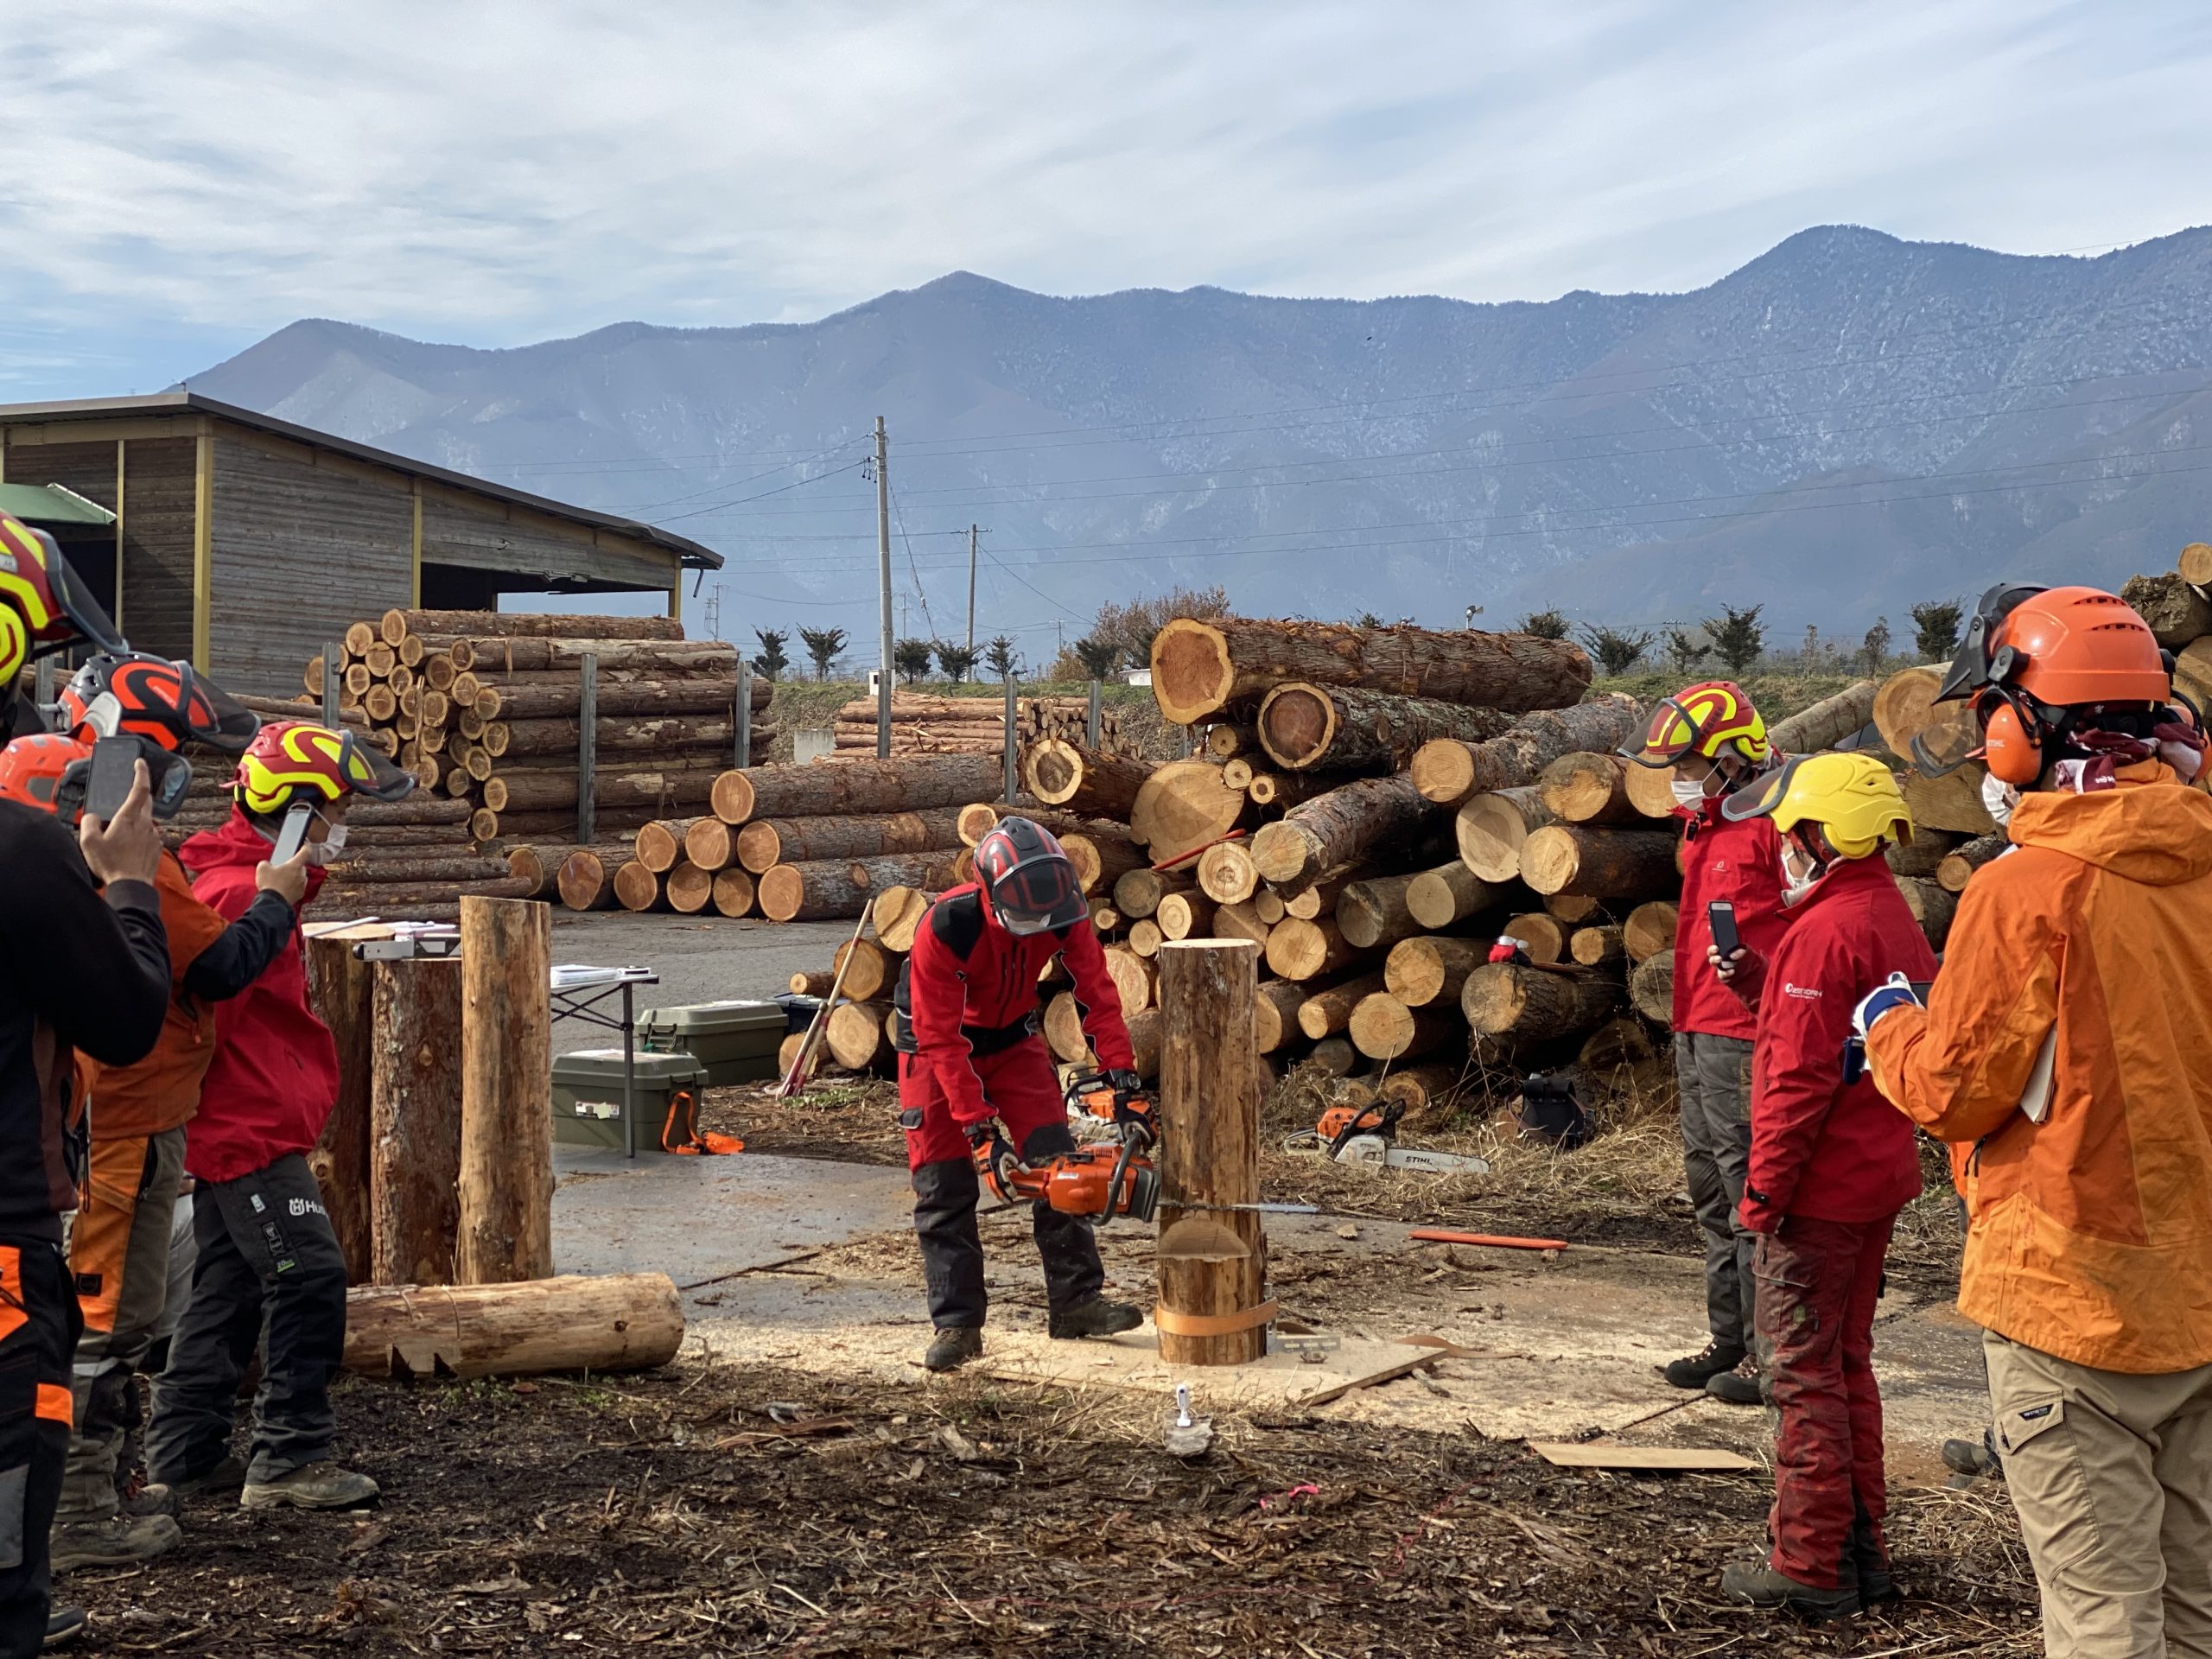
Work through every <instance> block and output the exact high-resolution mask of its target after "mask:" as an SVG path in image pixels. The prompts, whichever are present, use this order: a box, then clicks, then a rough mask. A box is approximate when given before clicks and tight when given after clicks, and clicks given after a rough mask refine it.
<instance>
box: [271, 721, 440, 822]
mask: <svg viewBox="0 0 2212 1659" xmlns="http://www.w3.org/2000/svg"><path fill="white" fill-rule="evenodd" d="M415 782H416V779H415V774H414V773H413V772H402V771H401V770H400V769H399V768H398V767H397V766H394V765H392V764H391V761H389V760H385V758H384V756H382V755H381V754H378V753H377V752H376V751H375V750H374V749H372V748H371V747H369V746H368V745H367V744H365V743H364V742H362V741H360V740H359V739H358V738H357V737H355V736H354V734H353V733H352V732H350V731H347V730H346V729H344V728H339V729H338V730H335V731H334V730H332V729H331V728H329V727H327V726H317V725H315V724H313V723H312V722H310V721H304V720H272V721H269V722H268V723H267V724H266V725H264V726H263V727H262V728H261V730H260V731H259V732H258V733H257V734H255V736H254V740H253V741H252V742H251V743H249V744H248V745H246V750H245V754H244V755H243V756H241V757H240V758H239V760H238V779H237V785H238V804H239V805H240V806H242V807H244V808H245V810H247V811H249V812H251V813H253V814H255V815H257V816H258V817H270V816H272V815H274V814H276V813H279V812H282V811H283V810H285V809H286V808H287V807H289V806H290V805H291V804H293V803H294V802H295V801H296V800H304V801H306V802H308V804H310V805H319V804H321V803H322V802H325V801H334V800H337V799H339V798H340V797H342V796H346V795H365V796H367V797H368V798H370V799H372V800H377V801H396V800H398V799H399V798H401V797H403V796H404V795H405V794H406V793H407V792H408V791H410V790H411V789H413V788H414V787H415Z"/></svg>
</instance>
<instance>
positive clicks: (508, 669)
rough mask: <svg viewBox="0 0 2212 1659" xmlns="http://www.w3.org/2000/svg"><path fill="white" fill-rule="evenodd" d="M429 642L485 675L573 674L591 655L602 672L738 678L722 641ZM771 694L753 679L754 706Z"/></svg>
mask: <svg viewBox="0 0 2212 1659" xmlns="http://www.w3.org/2000/svg"><path fill="white" fill-rule="evenodd" d="M413 637H415V636H413V635H411V634H410V638H413ZM433 641H435V642H439V643H438V648H439V649H442V650H443V651H444V652H445V653H446V655H447V657H448V658H450V659H451V660H453V661H454V663H455V664H456V665H457V666H460V667H464V668H467V669H469V670H471V671H474V672H475V673H477V674H479V675H483V676H488V677H497V676H499V675H503V674H531V673H537V674H543V673H549V672H551V671H556V670H564V671H568V672H570V673H574V672H575V671H577V670H579V669H581V668H582V666H583V659H584V658H585V657H587V656H592V657H596V658H599V667H600V671H601V673H647V674H654V675H662V674H673V675H677V676H682V675H687V674H710V675H714V676H716V677H720V678H723V679H728V680H729V681H731V682H733V683H734V682H735V680H736V678H737V660H738V652H737V647H736V646H735V645H731V644H729V643H728V642H727V641H726V640H721V639H611V638H607V637H605V636H597V637H586V636H578V637H550V636H526V635H519V634H511V635H508V636H505V637H504V638H502V637H499V636H498V635H492V634H478V635H458V634H457V635H454V636H451V637H448V636H445V635H442V634H433V635H430V636H429V638H428V639H425V640H424V644H425V645H430V644H431V643H432V642H433ZM774 692H775V687H774V686H772V684H770V683H769V682H768V681H767V680H766V678H765V677H762V676H760V675H758V674H756V675H754V676H753V708H755V709H766V707H767V706H768V700H769V698H770V697H771V696H773V695H774Z"/></svg>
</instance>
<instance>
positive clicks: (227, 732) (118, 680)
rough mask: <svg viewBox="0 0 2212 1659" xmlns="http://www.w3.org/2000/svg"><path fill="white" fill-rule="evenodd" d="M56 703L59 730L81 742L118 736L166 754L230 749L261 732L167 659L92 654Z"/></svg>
mask: <svg viewBox="0 0 2212 1659" xmlns="http://www.w3.org/2000/svg"><path fill="white" fill-rule="evenodd" d="M60 702H61V714H62V729H63V730H64V731H66V732H67V733H69V734H70V735H72V736H73V737H80V738H83V739H85V740H86V741H87V742H89V741H92V739H94V738H99V737H115V736H118V735H120V736H126V737H137V738H142V739H143V740H144V741H146V742H147V743H149V744H150V745H152V746H153V747H156V748H157V749H162V750H165V751H169V752H174V751H175V750H177V749H181V748H182V747H184V746H185V745H186V744H187V743H205V744H207V745H209V746H210V747H214V748H219V749H229V750H232V751H233V752H235V751H237V750H239V749H243V748H244V747H245V746H246V745H247V744H248V743H251V741H253V736H254V734H255V733H256V732H257V731H259V730H260V729H261V718H260V716H259V715H255V714H253V713H251V711H249V710H248V709H245V707H244V706H243V705H241V704H240V703H238V702H237V701H236V700H235V699H234V698H232V696H230V694H229V693H227V692H226V691H225V690H223V689H222V688H221V687H220V686H219V685H217V684H216V683H214V682H213V681H212V680H205V679H202V678H200V676H198V675H197V674H195V673H194V672H193V670H192V664H189V663H174V662H171V661H170V660H169V659H168V658H166V657H149V656H144V655H141V654H137V653H133V654H131V655H130V656H126V657H109V656H105V655H103V656H99V657H95V658H92V660H91V661H90V662H88V663H86V664H85V665H84V666H83V667H82V668H80V669H79V670H78V671H77V672H76V675H75V677H73V679H71V681H70V682H69V683H68V684H67V685H66V686H64V687H63V688H62V690H61V698H60Z"/></svg>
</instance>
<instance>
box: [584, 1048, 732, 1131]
mask: <svg viewBox="0 0 2212 1659" xmlns="http://www.w3.org/2000/svg"><path fill="white" fill-rule="evenodd" d="M706 1086H707V1068H706V1067H705V1066H704V1065H701V1064H700V1063H699V1062H698V1061H697V1060H696V1059H695V1058H692V1057H691V1056H690V1055H689V1054H649V1053H647V1052H645V1051H644V1050H642V1049H640V1050H639V1052H638V1057H637V1073H636V1084H635V1088H634V1098H635V1100H636V1102H637V1108H638V1150H639V1151H640V1152H658V1151H659V1150H660V1149H661V1144H660V1132H661V1128H662V1127H663V1126H664V1124H666V1123H667V1122H668V1108H669V1103H670V1101H671V1099H672V1098H674V1096H675V1095H676V1092H677V1090H679V1089H690V1090H702V1089H704V1088H705V1087H706ZM553 1138H554V1140H556V1141H559V1142H561V1143H562V1144H563V1145H564V1146H571V1147H613V1149H614V1150H615V1151H617V1152H620V1151H621V1150H622V1147H623V1136H622V1051H621V1050H620V1049H619V1048H583V1049H578V1050H577V1051H576V1052H575V1053H573V1054H556V1055H555V1056H554V1057H553Z"/></svg>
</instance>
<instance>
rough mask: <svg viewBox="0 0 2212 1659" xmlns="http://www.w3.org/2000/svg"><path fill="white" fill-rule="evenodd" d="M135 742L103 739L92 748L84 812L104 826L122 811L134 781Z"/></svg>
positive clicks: (137, 752) (136, 771)
mask: <svg viewBox="0 0 2212 1659" xmlns="http://www.w3.org/2000/svg"><path fill="white" fill-rule="evenodd" d="M140 753H141V752H140V750H139V747H138V742H137V739H135V738H129V737H103V738H101V739H100V740H99V741H97V742H95V743H94V744H93V745H92V769H91V772H89V774H88V775H87V776H86V779H85V811H86V814H87V815H88V816H90V817H95V818H98V819H99V821H100V822H101V823H107V822H108V820H110V819H111V818H112V817H115V815H116V814H117V813H118V812H120V811H122V810H123V804H124V802H125V801H126V800H128V799H130V789H131V785H133V784H135V783H137V781H138V761H139V759H140Z"/></svg>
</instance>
